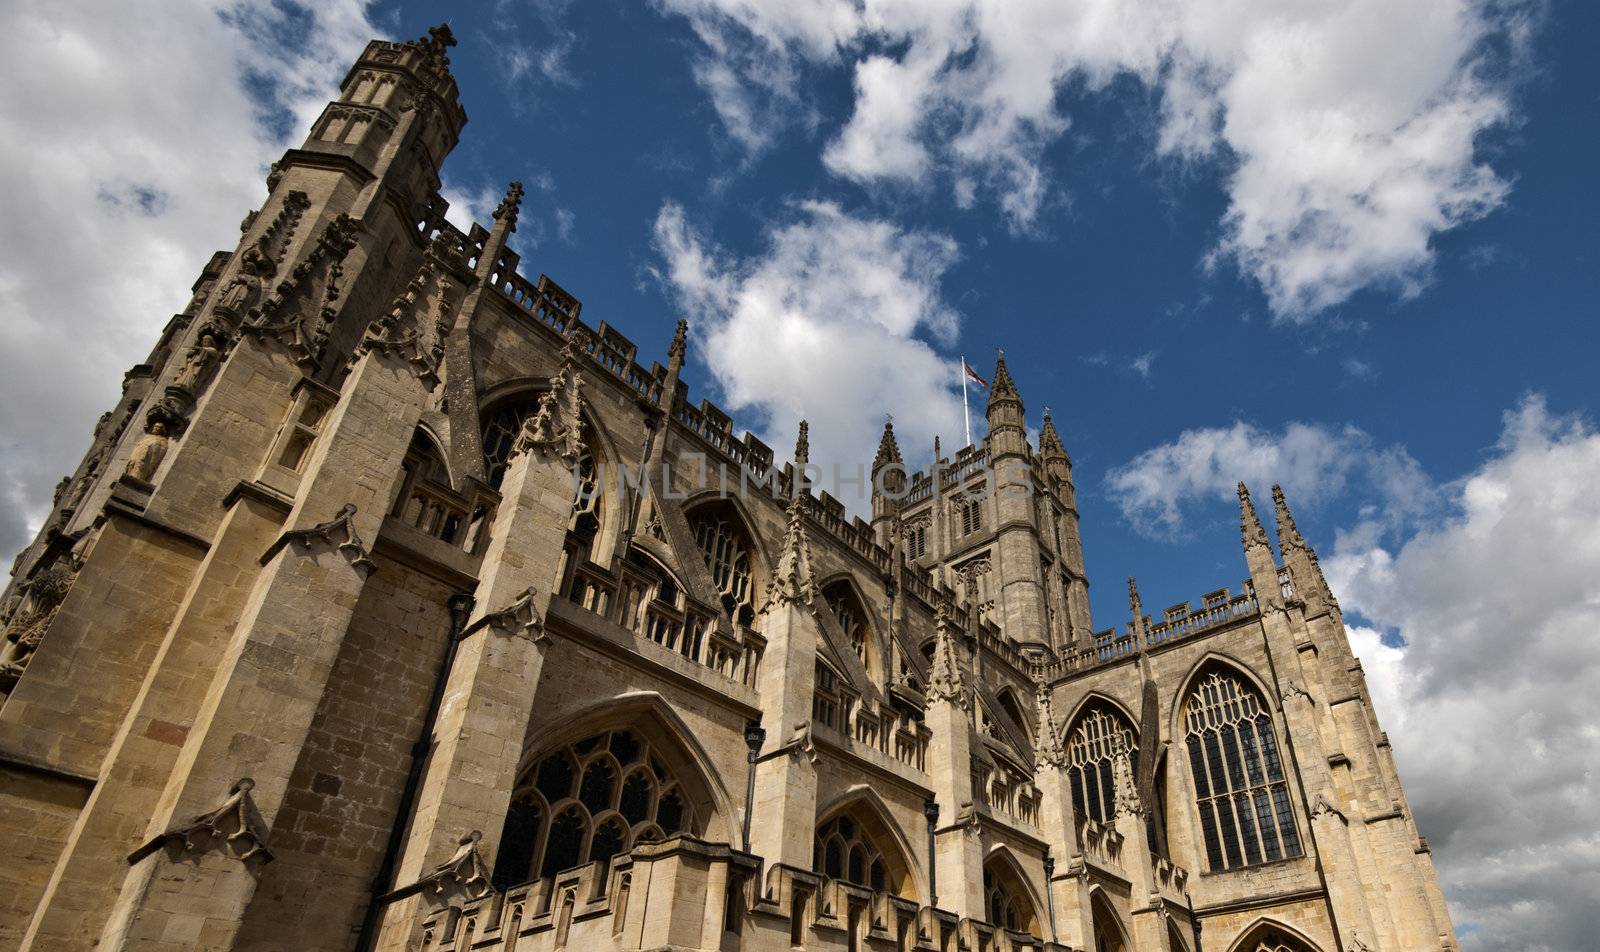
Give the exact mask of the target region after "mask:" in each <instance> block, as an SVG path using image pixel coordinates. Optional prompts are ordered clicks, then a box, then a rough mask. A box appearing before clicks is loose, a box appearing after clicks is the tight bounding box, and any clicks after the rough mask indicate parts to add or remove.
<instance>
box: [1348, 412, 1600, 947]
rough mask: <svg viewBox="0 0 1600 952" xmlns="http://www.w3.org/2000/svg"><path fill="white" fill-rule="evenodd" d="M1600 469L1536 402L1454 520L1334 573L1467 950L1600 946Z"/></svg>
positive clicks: (1457, 489) (1583, 445) (1358, 548)
mask: <svg viewBox="0 0 1600 952" xmlns="http://www.w3.org/2000/svg"><path fill="white" fill-rule="evenodd" d="M1597 471H1600V434H1597V433H1596V432H1595V431H1594V430H1593V429H1592V428H1590V427H1588V426H1586V425H1585V424H1583V423H1582V422H1580V421H1577V420H1573V419H1561V418H1556V417H1552V416H1551V415H1550V414H1549V413H1548V412H1547V410H1546V409H1545V406H1544V404H1543V403H1542V402H1541V401H1539V400H1537V399H1533V400H1529V401H1527V402H1526V403H1524V404H1523V405H1522V406H1521V407H1520V408H1518V409H1517V410H1516V411H1514V412H1513V413H1510V414H1508V415H1507V420H1506V428H1505V434H1504V437H1503V438H1502V440H1501V442H1500V445H1499V447H1498V448H1497V450H1496V452H1495V453H1494V455H1493V456H1492V457H1491V458H1490V459H1489V460H1488V461H1487V462H1485V463H1484V464H1483V465H1482V466H1481V467H1480V468H1479V469H1478V470H1477V471H1475V472H1473V473H1472V474H1470V475H1469V476H1468V477H1467V478H1465V479H1463V480H1460V481H1458V482H1455V483H1452V484H1450V485H1448V486H1446V487H1443V488H1444V490H1445V491H1446V492H1447V493H1448V495H1449V497H1450V502H1451V507H1450V512H1449V515H1448V517H1446V518H1444V519H1442V520H1439V521H1438V522H1435V523H1433V524H1431V525H1429V526H1428V527H1427V528H1425V529H1423V530H1422V531H1421V532H1418V533H1417V534H1416V535H1415V536H1414V537H1412V538H1411V539H1410V540H1409V541H1407V542H1405V543H1404V544H1403V545H1398V546H1391V547H1388V548H1385V547H1381V546H1375V545H1371V544H1370V535H1369V534H1367V533H1363V532H1352V533H1347V534H1345V535H1344V536H1342V537H1341V540H1340V543H1339V546H1338V548H1337V550H1336V552H1335V554H1334V555H1333V556H1332V557H1330V558H1328V559H1326V560H1325V564H1326V566H1327V569H1328V573H1329V576H1330V580H1331V581H1332V583H1333V585H1334V588H1335V590H1336V591H1337V592H1338V593H1339V596H1340V599H1341V601H1342V604H1343V606H1344V608H1345V609H1346V611H1347V612H1351V613H1353V614H1357V615H1359V616H1360V617H1361V618H1364V619H1366V620H1367V621H1368V622H1369V623H1370V625H1371V626H1375V628H1374V627H1355V628H1354V629H1353V630H1352V632H1351V637H1352V641H1353V642H1354V643H1355V646H1356V648H1357V653H1358V654H1359V655H1360V657H1361V658H1362V659H1363V661H1364V663H1365V667H1366V670H1367V675H1368V679H1369V683H1370V684H1371V686H1372V689H1373V693H1374V696H1375V697H1374V702H1375V704H1376V706H1377V710H1378V714H1379V716H1380V718H1382V720H1383V722H1384V725H1385V727H1387V728H1388V729H1389V732H1390V737H1391V739H1392V741H1393V743H1394V745H1395V755H1396V759H1397V761H1398V763H1399V766H1400V769H1401V772H1402V776H1403V779H1404V781H1405V784H1406V790H1407V794H1408V796H1409V799H1410V801H1411V805H1412V807H1413V809H1414V810H1415V812H1416V815H1417V818H1418V823H1419V826H1420V827H1421V829H1422V832H1423V833H1424V834H1425V835H1426V836H1427V837H1428V838H1429V840H1430V842H1431V843H1432V845H1433V847H1434V856H1435V861H1436V862H1437V863H1438V866H1439V869H1440V873H1441V878H1442V880H1443V885H1444V889H1445V895H1446V897H1447V898H1448V899H1449V900H1450V902H1451V905H1452V910H1453V915H1454V917H1455V920H1456V926H1457V928H1458V929H1459V930H1460V931H1461V932H1462V943H1463V947H1464V948H1466V949H1481V950H1498V949H1528V950H1551V952H1558V950H1559V952H1580V950H1586V949H1590V948H1593V937H1594V936H1595V935H1596V934H1597V933H1600V907H1597V906H1596V905H1595V902H1594V897H1595V896H1596V895H1600V833H1597V832H1596V831H1600V777H1597V776H1596V773H1595V765H1596V764H1600V716H1597V715H1596V713H1595V707H1594V699H1595V698H1596V697H1600V637H1596V635H1597V633H1600V496H1597V495H1596V494H1595V493H1594V491H1593V487H1594V474H1595V473H1596V472H1597ZM1375 629H1382V630H1385V631H1390V632H1395V633H1397V634H1398V635H1399V636H1400V638H1402V639H1403V641H1404V647H1393V646H1389V645H1385V644H1383V643H1382V642H1381V641H1380V640H1379V639H1378V636H1377V630H1375Z"/></svg>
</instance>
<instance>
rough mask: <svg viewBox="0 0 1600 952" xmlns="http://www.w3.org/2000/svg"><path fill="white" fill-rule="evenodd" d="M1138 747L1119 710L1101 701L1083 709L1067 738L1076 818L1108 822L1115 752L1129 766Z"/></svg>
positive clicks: (1113, 794) (1113, 810)
mask: <svg viewBox="0 0 1600 952" xmlns="http://www.w3.org/2000/svg"><path fill="white" fill-rule="evenodd" d="M1138 749H1139V748H1138V744H1137V743H1136V742H1135V740H1134V737H1133V726H1132V725H1131V724H1129V723H1128V719H1127V718H1125V717H1123V716H1122V714H1121V712H1119V711H1117V710H1116V709H1115V708H1113V707H1111V706H1110V705H1109V704H1105V703H1103V702H1096V703H1095V704H1094V705H1092V706H1091V707H1089V708H1088V709H1087V710H1085V711H1084V712H1083V714H1082V715H1081V716H1080V717H1079V718H1078V721H1077V723H1076V724H1075V725H1074V726H1073V728H1072V731H1071V732H1070V735H1069V737H1068V739H1067V777H1068V779H1069V780H1070V781H1071V784H1072V806H1073V808H1074V809H1075V810H1076V811H1077V813H1078V818H1079V819H1081V820H1094V821H1095V822H1097V823H1109V822H1110V821H1111V820H1112V818H1113V817H1115V815H1116V802H1117V795H1116V786H1115V783H1114V776H1115V774H1114V771H1113V769H1112V764H1113V763H1114V762H1115V760H1116V757H1117V754H1119V753H1126V754H1127V755H1128V758H1129V761H1130V765H1131V763H1132V761H1133V759H1134V758H1135V757H1136V756H1137V752H1138Z"/></svg>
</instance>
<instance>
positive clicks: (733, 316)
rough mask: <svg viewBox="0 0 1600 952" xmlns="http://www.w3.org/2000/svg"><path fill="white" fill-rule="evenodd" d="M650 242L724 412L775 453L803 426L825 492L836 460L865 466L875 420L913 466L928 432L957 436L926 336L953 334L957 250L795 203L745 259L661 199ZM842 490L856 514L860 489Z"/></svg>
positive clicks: (942, 368)
mask: <svg viewBox="0 0 1600 952" xmlns="http://www.w3.org/2000/svg"><path fill="white" fill-rule="evenodd" d="M655 246H656V251H657V253H658V254H659V255H660V257H661V259H662V266H661V267H660V269H659V270H658V277H659V278H660V279H661V280H662V282H663V283H664V284H665V285H666V287H667V288H668V290H669V291H670V293H671V294H672V295H673V296H674V297H675V299H676V300H677V301H678V303H679V304H680V306H681V307H682V308H683V311H684V313H685V314H686V315H687V316H688V318H689V320H690V322H691V326H690V341H691V351H692V352H695V353H698V355H699V356H701V357H702V358H703V359H704V360H705V361H706V363H707V364H708V365H709V366H710V368H711V371H712V373H713V375H714V376H715V377H716V380H717V383H718V385H719V387H720V389H721V391H722V395H723V400H722V403H723V407H724V409H726V410H728V411H730V412H733V413H736V414H749V415H753V416H755V417H757V418H759V422H760V423H761V424H762V425H761V426H759V427H758V432H759V434H760V435H761V437H762V438H763V439H764V440H766V441H767V442H768V444H769V445H771V446H773V447H774V449H775V450H776V451H777V453H778V454H779V458H780V459H785V458H787V457H788V453H789V451H790V447H792V446H793V444H794V436H795V430H796V426H797V425H798V422H799V420H800V419H801V418H806V419H808V420H809V421H810V424H811V447H812V449H811V461H812V463H813V464H817V465H820V466H822V467H823V468H824V478H823V479H822V480H821V485H822V487H823V488H827V486H828V483H829V482H830V481H831V477H830V476H829V473H830V472H831V467H832V466H833V465H835V464H838V465H839V466H841V467H842V468H843V471H844V472H845V474H846V475H847V476H850V475H853V474H854V472H855V468H856V467H857V466H862V465H867V464H870V462H871V460H872V457H873V454H874V451H875V450H876V447H877V443H878V437H879V433H880V431H881V427H882V419H883V418H882V414H883V413H886V412H887V413H892V414H893V415H894V419H895V430H896V432H897V434H898V435H899V439H900V445H901V447H902V449H903V450H904V451H905V452H906V453H907V455H908V456H909V457H910V458H911V459H913V460H914V459H916V458H918V456H920V455H921V451H922V448H923V447H930V446H931V445H932V442H933V437H934V435H935V434H943V435H945V436H946V437H949V436H950V435H952V434H955V433H959V432H960V427H961V407H960V400H959V398H958V397H957V396H956V394H955V392H954V389H953V386H954V383H955V380H956V370H955V368H954V367H953V366H952V364H951V362H950V361H949V360H947V359H945V358H943V357H941V356H939V354H938V353H936V352H935V350H934V348H933V346H931V345H930V343H929V342H928V339H929V338H931V339H932V340H934V341H936V342H939V343H941V344H948V343H949V342H950V341H951V340H952V339H953V337H954V335H955V332H956V326H957V317H956V314H955V313H954V312H953V311H952V310H950V308H949V307H948V306H946V304H945V303H944V302H943V300H942V299H941V297H940V294H939V279H940V278H941V276H942V275H943V274H944V272H945V271H946V270H947V269H948V268H949V267H950V266H951V265H952V264H954V263H955V261H956V259H957V256H958V251H957V248H956V245H955V243H954V242H953V241H951V240H950V239H949V238H947V237H945V236H943V235H938V234H930V233H925V232H913V231H903V230H901V229H899V228H897V227H895V226H894V225H891V224H888V223H885V222H882V221H876V220H871V219H864V218H859V217H856V216H854V215H852V214H850V213H848V212H846V211H844V210H842V209H840V208H839V207H838V206H836V205H831V204H826V203H818V202H804V203H799V204H796V205H793V206H791V207H790V209H789V210H788V212H787V214H786V216H785V219H784V220H782V221H780V222H776V223H774V224H773V225H772V226H771V227H770V228H769V233H768V241H767V245H766V247H765V248H764V249H763V250H762V251H761V253H759V254H758V255H755V256H751V257H746V258H740V257H737V256H735V255H732V254H730V253H728V252H726V251H724V250H722V249H721V248H719V247H717V246H716V245H715V244H713V243H711V242H710V241H709V240H707V239H706V238H705V237H704V236H703V235H702V234H700V233H699V232H697V231H696V230H695V228H694V226H693V225H692V224H691V223H690V222H689V220H688V218H687V216H686V215H685V213H684V211H683V209H682V208H681V207H679V206H678V205H675V204H670V203H669V204H667V205H665V206H663V207H662V209H661V211H660V214H659V215H658V216H657V218H656V225H655ZM838 495H840V497H841V498H842V499H844V501H845V502H846V503H847V504H848V505H849V506H850V507H851V509H852V510H853V511H857V512H862V511H864V508H865V507H864V505H863V502H864V500H865V497H866V492H865V490H861V491H857V490H855V489H852V488H850V487H844V488H843V490H842V491H840V492H838ZM847 496H848V497H850V498H846V497H847Z"/></svg>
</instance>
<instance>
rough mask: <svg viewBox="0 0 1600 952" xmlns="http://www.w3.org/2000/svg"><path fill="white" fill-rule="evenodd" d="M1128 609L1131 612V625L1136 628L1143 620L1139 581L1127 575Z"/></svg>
mask: <svg viewBox="0 0 1600 952" xmlns="http://www.w3.org/2000/svg"><path fill="white" fill-rule="evenodd" d="M1128 610H1129V611H1131V612H1133V627H1134V629H1135V630H1137V629H1138V628H1139V627H1140V626H1141V625H1142V624H1143V622H1144V606H1143V605H1142V604H1141V603H1140V601H1139V583H1138V582H1135V581H1134V580H1133V576H1131V575H1130V576H1128Z"/></svg>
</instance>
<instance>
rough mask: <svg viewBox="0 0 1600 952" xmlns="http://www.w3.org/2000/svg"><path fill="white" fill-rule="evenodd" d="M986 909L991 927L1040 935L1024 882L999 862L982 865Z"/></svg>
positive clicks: (996, 860)
mask: <svg viewBox="0 0 1600 952" xmlns="http://www.w3.org/2000/svg"><path fill="white" fill-rule="evenodd" d="M983 908H984V915H985V916H986V917H987V918H988V921H989V924H990V925H992V926H996V927H998V928H1001V929H1008V930H1010V931H1012V932H1030V933H1033V934H1034V935H1036V936H1037V935H1038V934H1039V932H1038V930H1039V923H1038V918H1037V916H1035V915H1034V912H1033V904H1032V903H1031V902H1029V900H1028V898H1027V894H1026V892H1025V891H1024V887H1023V885H1022V883H1021V881H1020V880H1019V879H1018V878H1017V875H1016V873H1015V872H1013V871H1012V869H1011V868H1010V867H1009V866H1007V865H1006V864H1005V862H1004V861H1002V860H1000V859H997V858H996V859H991V860H989V862H987V863H985V864H983Z"/></svg>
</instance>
